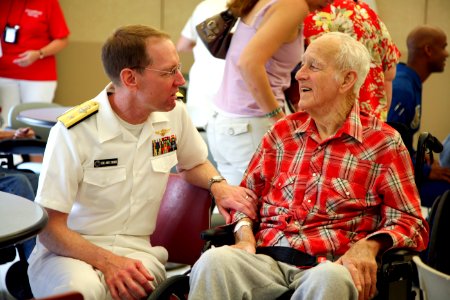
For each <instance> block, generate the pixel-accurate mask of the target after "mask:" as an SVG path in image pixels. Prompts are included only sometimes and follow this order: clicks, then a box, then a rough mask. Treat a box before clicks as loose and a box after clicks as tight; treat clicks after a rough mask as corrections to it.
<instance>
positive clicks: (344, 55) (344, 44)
mask: <svg viewBox="0 0 450 300" xmlns="http://www.w3.org/2000/svg"><path fill="white" fill-rule="evenodd" d="M320 39H334V40H338V41H337V43H336V45H337V47H338V49H339V50H338V51H337V52H336V54H335V61H334V63H335V65H336V67H337V71H338V72H337V73H341V72H342V71H348V70H353V71H355V72H356V74H357V79H356V82H355V85H354V86H353V92H354V93H355V95H358V94H359V89H360V88H361V86H362V84H363V83H364V81H365V80H366V76H367V74H368V73H369V69H370V62H371V57H370V53H369V51H368V50H367V48H366V47H365V46H364V45H363V44H362V43H360V42H359V41H357V40H356V39H355V38H353V37H352V36H350V35H348V34H346V33H342V32H327V33H325V34H323V35H322V36H320V37H319V38H317V39H316V40H315V41H317V40H320ZM336 76H338V75H336Z"/></svg>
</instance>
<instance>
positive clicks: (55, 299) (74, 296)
mask: <svg viewBox="0 0 450 300" xmlns="http://www.w3.org/2000/svg"><path fill="white" fill-rule="evenodd" d="M83 299H84V297H83V295H82V294H81V293H80V292H67V293H64V294H60V295H54V296H49V297H46V298H38V299H36V300H83Z"/></svg>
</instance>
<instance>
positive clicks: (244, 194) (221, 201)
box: [211, 181, 258, 223]
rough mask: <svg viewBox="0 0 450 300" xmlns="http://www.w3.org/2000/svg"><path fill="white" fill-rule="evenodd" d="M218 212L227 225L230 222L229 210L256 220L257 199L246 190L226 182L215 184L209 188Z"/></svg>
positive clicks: (251, 192)
mask: <svg viewBox="0 0 450 300" xmlns="http://www.w3.org/2000/svg"><path fill="white" fill-rule="evenodd" d="M211 193H212V194H213V195H214V199H215V200H216V204H217V207H218V209H219V212H220V213H221V214H222V216H224V218H225V221H226V222H227V223H230V222H231V215H230V213H229V211H230V210H231V209H233V210H237V211H240V212H242V213H244V214H245V215H246V216H248V217H249V218H251V219H256V210H257V202H258V200H257V197H256V194H255V193H254V192H253V191H252V190H249V189H247V188H244V187H239V186H232V185H229V184H228V183H226V181H222V182H218V183H215V184H213V185H212V186H211Z"/></svg>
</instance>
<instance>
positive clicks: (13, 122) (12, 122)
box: [7, 102, 61, 141]
mask: <svg viewBox="0 0 450 300" xmlns="http://www.w3.org/2000/svg"><path fill="white" fill-rule="evenodd" d="M58 106H61V105H59V104H58V103H47V102H30V103H19V104H17V105H15V106H13V107H12V108H11V109H10V110H9V112H8V123H7V126H8V127H9V128H11V129H18V128H21V127H31V128H33V130H34V132H35V133H36V136H37V137H39V138H40V139H42V140H44V141H46V140H47V139H48V134H49V133H50V128H48V127H41V126H35V125H33V126H30V125H29V124H26V123H24V122H21V121H19V120H17V115H18V114H19V113H20V112H21V111H24V110H27V109H34V108H45V107H58Z"/></svg>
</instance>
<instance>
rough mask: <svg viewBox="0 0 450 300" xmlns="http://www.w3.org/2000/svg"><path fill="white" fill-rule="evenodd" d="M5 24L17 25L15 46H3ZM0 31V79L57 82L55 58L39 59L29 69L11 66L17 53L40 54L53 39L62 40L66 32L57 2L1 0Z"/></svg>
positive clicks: (5, 44) (50, 0)
mask: <svg viewBox="0 0 450 300" xmlns="http://www.w3.org/2000/svg"><path fill="white" fill-rule="evenodd" d="M6 24H9V26H15V25H19V26H20V29H19V32H18V41H17V43H16V44H10V43H5V41H4V39H3V33H4V31H5V26H6ZM0 26H1V27H0V28H1V31H2V40H1V47H2V51H3V56H2V57H0V77H6V78H13V79H25V80H56V79H57V75H56V60H55V57H54V56H53V55H52V56H48V57H45V58H44V59H38V60H37V61H36V62H34V63H33V64H32V65H30V66H28V67H20V66H18V65H17V64H14V63H13V60H15V59H17V58H18V56H19V54H20V53H23V52H25V51H27V50H39V49H41V48H43V47H44V46H46V45H47V44H48V43H50V42H51V41H52V40H54V39H60V38H65V37H67V36H68V35H69V28H68V27H67V24H66V21H65V19H64V15H63V12H62V10H61V7H60V6H59V2H58V0H1V1H0Z"/></svg>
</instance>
